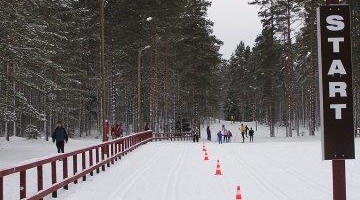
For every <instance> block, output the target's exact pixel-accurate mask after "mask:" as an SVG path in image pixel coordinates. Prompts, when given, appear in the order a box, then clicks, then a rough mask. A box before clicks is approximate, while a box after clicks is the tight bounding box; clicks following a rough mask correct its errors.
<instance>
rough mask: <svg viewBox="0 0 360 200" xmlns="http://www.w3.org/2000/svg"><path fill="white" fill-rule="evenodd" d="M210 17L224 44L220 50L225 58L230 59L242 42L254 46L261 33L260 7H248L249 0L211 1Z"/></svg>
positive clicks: (217, 34) (216, 33)
mask: <svg viewBox="0 0 360 200" xmlns="http://www.w3.org/2000/svg"><path fill="white" fill-rule="evenodd" d="M210 1H211V2H212V6H211V7H210V8H209V11H208V17H209V18H210V20H211V21H213V22H214V23H215V24H214V34H215V35H216V36H217V37H218V38H219V39H220V40H222V41H223V42H224V45H223V46H222V48H221V49H220V53H222V54H223V58H226V59H228V58H229V57H230V56H231V54H232V52H234V50H235V48H236V46H237V45H238V44H239V43H240V41H244V42H245V45H250V46H253V45H254V41H255V38H256V36H257V35H258V34H260V32H261V23H260V18H259V17H258V16H257V12H258V7H257V6H250V5H248V1H249V0H210Z"/></svg>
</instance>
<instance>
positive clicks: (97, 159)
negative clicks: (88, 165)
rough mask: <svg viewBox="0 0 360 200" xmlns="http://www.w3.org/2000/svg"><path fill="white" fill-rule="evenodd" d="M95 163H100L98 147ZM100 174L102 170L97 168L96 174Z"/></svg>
mask: <svg viewBox="0 0 360 200" xmlns="http://www.w3.org/2000/svg"><path fill="white" fill-rule="evenodd" d="M95 161H96V164H98V163H99V148H98V147H96V149H95ZM99 172H100V169H99V168H97V169H96V173H99Z"/></svg>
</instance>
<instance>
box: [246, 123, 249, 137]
mask: <svg viewBox="0 0 360 200" xmlns="http://www.w3.org/2000/svg"><path fill="white" fill-rule="evenodd" d="M248 131H249V127H248V126H247V125H245V135H246V137H248Z"/></svg>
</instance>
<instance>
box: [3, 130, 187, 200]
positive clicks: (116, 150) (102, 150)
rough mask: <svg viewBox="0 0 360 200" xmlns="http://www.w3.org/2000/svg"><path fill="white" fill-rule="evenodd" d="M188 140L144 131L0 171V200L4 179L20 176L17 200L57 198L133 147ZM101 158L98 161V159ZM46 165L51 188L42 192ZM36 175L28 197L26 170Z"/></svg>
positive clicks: (180, 135)
mask: <svg viewBox="0 0 360 200" xmlns="http://www.w3.org/2000/svg"><path fill="white" fill-rule="evenodd" d="M191 138H192V136H191V134H190V133H154V134H153V133H152V131H146V132H141V133H136V134H133V135H130V136H126V137H122V138H119V139H116V140H112V141H108V142H104V143H101V144H99V145H95V146H91V147H87V148H83V149H79V150H76V151H73V152H69V153H64V154H58V155H56V156H51V157H48V158H43V159H40V160H37V161H34V162H29V163H26V164H21V165H18V166H15V167H11V168H7V169H3V170H1V171H0V200H3V199H4V178H6V177H7V176H10V175H13V174H19V176H20V184H19V191H20V199H28V200H38V199H43V198H44V197H45V196H47V195H49V194H52V197H54V198H56V197H57V190H58V189H60V188H64V189H65V190H68V185H69V184H70V183H72V182H73V183H74V184H77V183H78V179H79V178H82V180H83V181H86V176H87V175H88V174H90V176H93V174H94V171H96V173H99V172H100V168H101V170H102V171H105V169H106V167H105V165H107V166H108V167H110V164H114V161H117V160H118V159H121V157H122V156H123V155H125V154H127V153H128V152H130V151H132V150H134V149H136V148H137V147H139V146H141V145H143V144H146V143H148V142H150V141H161V140H171V141H176V140H180V141H183V140H190V139H191ZM80 156H81V169H82V170H81V171H80V172H78V157H80ZM100 156H101V157H100ZM68 160H72V165H73V166H72V167H73V170H72V172H73V174H72V175H69V167H68V164H69V163H68ZM58 162H62V168H63V170H62V175H63V176H62V180H61V181H58V180H57V178H58V177H57V170H56V166H57V163H58ZM48 164H50V166H51V167H50V168H51V183H52V184H51V186H50V187H48V188H44V178H43V177H44V173H43V166H44V165H48ZM35 168H36V172H37V175H36V176H37V193H35V194H32V195H30V196H29V197H28V195H27V179H26V177H27V176H26V174H27V172H28V171H29V170H31V169H35ZM32 181H34V180H32Z"/></svg>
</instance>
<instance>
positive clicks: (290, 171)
mask: <svg viewBox="0 0 360 200" xmlns="http://www.w3.org/2000/svg"><path fill="white" fill-rule="evenodd" d="M256 154H257V155H262V158H263V159H262V160H264V161H265V162H267V163H269V164H271V165H273V166H276V167H278V168H280V169H281V170H283V171H284V172H286V173H288V174H289V175H291V176H293V177H295V178H297V179H299V180H301V181H302V182H306V183H307V184H308V185H309V187H310V188H313V187H315V188H317V189H319V190H320V192H322V193H324V194H329V190H328V189H327V188H326V187H325V186H324V185H322V184H320V183H318V182H316V181H314V180H313V179H312V178H310V177H308V176H306V175H304V174H303V173H301V172H298V171H297V170H295V169H293V168H291V167H288V166H285V165H284V164H281V163H280V162H277V161H274V160H273V159H270V158H269V156H267V155H264V154H263V153H261V152H260V151H257V152H256Z"/></svg>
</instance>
